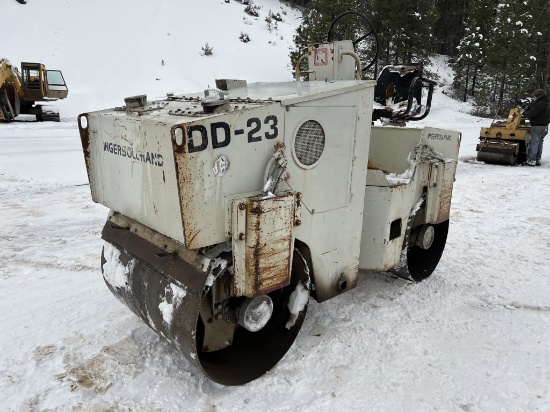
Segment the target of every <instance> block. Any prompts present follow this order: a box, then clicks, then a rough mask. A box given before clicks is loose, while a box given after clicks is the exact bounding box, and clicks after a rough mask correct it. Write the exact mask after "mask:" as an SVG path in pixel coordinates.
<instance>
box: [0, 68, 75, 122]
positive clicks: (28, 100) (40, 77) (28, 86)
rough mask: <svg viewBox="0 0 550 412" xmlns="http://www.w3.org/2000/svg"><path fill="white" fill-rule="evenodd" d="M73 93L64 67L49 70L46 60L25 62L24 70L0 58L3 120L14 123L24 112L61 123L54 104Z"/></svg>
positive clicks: (0, 92)
mask: <svg viewBox="0 0 550 412" xmlns="http://www.w3.org/2000/svg"><path fill="white" fill-rule="evenodd" d="M68 93H69V90H68V89H67V85H66V83H65V79H64V78H63V74H62V73H61V71H60V70H47V69H46V67H45V66H44V65H43V64H42V63H25V62H24V63H21V71H19V69H18V68H17V67H16V66H14V65H12V64H11V63H10V62H9V60H7V59H0V123H2V122H11V121H13V120H15V118H16V117H17V116H19V115H20V114H30V115H34V116H36V120H37V121H39V122H42V121H48V120H49V121H54V122H59V120H60V117H59V111H58V110H57V108H56V107H54V106H51V105H41V104H39V103H40V102H45V103H51V102H53V101H56V100H59V99H65V98H66V97H67V95H68Z"/></svg>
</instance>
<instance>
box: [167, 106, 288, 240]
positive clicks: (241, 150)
mask: <svg viewBox="0 0 550 412" xmlns="http://www.w3.org/2000/svg"><path fill="white" fill-rule="evenodd" d="M284 118H285V111H284V108H283V107H281V106H280V105H279V104H270V105H267V106H260V107H257V108H253V109H248V110H243V111H238V112H232V113H224V114H220V115H218V116H212V117H210V118H206V119H201V120H198V121H196V122H193V123H186V124H181V125H178V127H179V128H181V130H182V134H183V136H184V142H183V144H182V145H181V147H176V146H175V147H174V155H175V161H176V169H177V179H178V192H179V193H177V194H178V195H179V201H180V202H181V212H182V216H183V229H184V232H185V239H186V245H187V247H188V248H190V249H197V248H200V247H204V246H208V245H213V244H216V243H220V242H224V241H226V240H228V239H229V237H230V236H231V233H228V232H226V213H227V203H226V202H227V199H228V198H232V197H234V195H235V194H238V193H249V192H256V193H257V192H260V191H262V189H263V186H264V172H265V168H266V166H267V163H268V161H269V159H270V158H271V156H272V154H273V152H274V146H275V144H276V143H277V142H281V141H282V139H283V136H284V133H285V128H284V125H285V121H284ZM222 156H223V157H224V159H226V166H225V169H224V171H223V173H220V170H219V169H217V170H214V167H215V165H216V163H217V162H219V160H220V158H221V157H222Z"/></svg>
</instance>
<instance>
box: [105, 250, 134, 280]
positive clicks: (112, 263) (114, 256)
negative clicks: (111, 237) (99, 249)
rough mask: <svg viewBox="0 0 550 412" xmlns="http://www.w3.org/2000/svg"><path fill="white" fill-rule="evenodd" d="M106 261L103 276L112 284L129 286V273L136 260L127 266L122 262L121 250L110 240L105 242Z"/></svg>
mask: <svg viewBox="0 0 550 412" xmlns="http://www.w3.org/2000/svg"><path fill="white" fill-rule="evenodd" d="M103 251H104V257H105V260H106V262H105V263H104V265H103V277H104V278H105V280H106V281H107V282H108V283H109V284H110V285H112V286H114V287H117V288H125V287H127V286H128V273H130V272H131V271H132V267H133V265H134V261H133V260H132V261H130V262H128V265H127V266H125V265H123V264H122V263H121V262H120V252H119V250H118V249H117V248H116V247H114V246H113V245H111V244H110V243H108V242H104V243H103Z"/></svg>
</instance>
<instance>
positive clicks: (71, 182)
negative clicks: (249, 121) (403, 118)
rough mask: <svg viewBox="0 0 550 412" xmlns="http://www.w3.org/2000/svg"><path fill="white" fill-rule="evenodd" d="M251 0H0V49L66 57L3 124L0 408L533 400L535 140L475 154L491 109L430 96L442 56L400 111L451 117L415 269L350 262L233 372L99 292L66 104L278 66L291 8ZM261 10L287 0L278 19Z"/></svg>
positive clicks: (315, 406)
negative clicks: (440, 223) (351, 272)
mask: <svg viewBox="0 0 550 412" xmlns="http://www.w3.org/2000/svg"><path fill="white" fill-rule="evenodd" d="M77 3H78V4H77ZM255 3H256V4H258V5H260V6H261V9H260V17H259V18H257V19H254V18H252V17H249V16H247V15H245V14H244V11H243V9H244V6H243V5H242V4H241V3H239V2H236V1H234V0H231V1H230V2H229V3H225V1H224V0H202V1H200V2H197V1H194V2H191V1H190V0H184V1H179V2H176V1H169V0H155V1H150V0H118V1H116V2H113V1H107V0H94V1H86V2H85V1H82V0H81V1H79V2H71V1H69V0H47V1H40V0H27V4H26V5H21V4H18V3H17V2H16V1H13V0H5V1H4V4H3V5H2V12H3V14H4V15H5V16H7V18H4V19H3V20H2V26H3V27H4V28H5V29H6V32H7V33H9V39H10V41H9V42H5V43H4V44H3V47H2V51H1V53H2V55H1V56H3V57H7V58H9V59H10V60H11V61H12V62H13V63H15V62H17V63H19V62H20V61H42V62H44V63H45V64H46V65H47V66H48V67H50V68H58V69H61V70H63V73H64V74H65V78H66V80H67V83H68V85H69V93H70V94H69V98H68V99H66V100H64V101H62V102H59V104H58V106H59V107H60V110H61V115H62V121H61V123H37V122H15V123H10V124H0V216H1V217H2V222H3V224H2V225H1V226H0V261H1V262H2V265H0V313H1V314H2V315H1V316H0V348H1V349H2V350H1V352H0V411H32V412H34V411H54V410H55V411H75V412H76V411H82V412H84V411H85V412H92V411H93V412H98V411H127V412H130V411H133V412H135V411H138V412H149V411H163V412H169V411H205V412H206V411H300V412H301V411H311V412H313V411H343V412H344V411H361V412H362V411H369V410H371V411H457V412H462V411H470V412H477V411H502V410H509V411H548V410H549V409H550V389H549V385H548V382H550V363H549V359H550V346H549V345H548V342H550V316H549V313H550V295H549V293H548V291H549V290H550V276H548V275H549V274H550V269H549V260H548V256H549V254H550V235H549V233H550V202H549V201H548V199H549V197H550V183H549V180H548V174H549V171H550V150H549V149H548V148H547V149H546V151H545V153H544V154H543V159H542V161H543V166H542V167H536V168H527V167H521V166H517V167H504V166H491V165H485V164H482V163H479V162H476V161H475V160H474V159H475V153H476V152H475V145H476V142H477V140H478V136H479V128H480V127H481V126H485V125H487V123H488V121H487V119H481V118H476V117H473V116H470V115H469V114H467V113H468V111H469V109H470V107H469V106H468V105H467V104H464V103H458V102H456V101H454V100H452V99H450V98H449V97H448V96H447V95H445V94H444V93H443V91H445V90H446V88H448V86H449V82H450V78H451V74H450V71H449V68H448V67H447V65H446V64H445V58H444V57H441V56H440V57H437V58H435V59H434V67H433V71H435V72H436V73H438V74H439V76H440V81H439V82H440V84H439V86H438V88H437V89H436V92H435V94H434V101H433V106H432V112H431V113H430V115H429V116H428V117H427V118H426V119H425V120H423V121H422V122H420V123H419V124H411V125H409V126H412V127H422V126H424V125H432V126H437V127H442V128H449V129H454V130H459V131H461V132H462V143H461V148H460V154H459V164H458V172H457V175H456V181H455V185H454V191H453V199H452V209H451V219H450V220H451V226H450V232H449V237H448V240H447V246H446V249H445V252H444V254H443V257H442V260H441V262H440V264H439V266H438V268H437V269H436V271H435V273H434V274H433V275H432V276H431V277H430V278H429V279H427V280H426V281H424V282H422V283H420V284H409V283H405V282H403V281H398V280H395V279H393V278H390V277H386V276H383V275H380V274H373V273H361V274H360V279H359V285H358V286H357V288H356V289H354V290H352V291H350V292H347V293H345V294H343V295H341V296H339V297H338V298H335V299H332V300H329V301H326V302H323V303H321V304H318V303H316V302H314V301H313V300H310V303H309V309H308V314H307V317H306V319H305V322H304V325H303V327H302V330H301V332H300V334H299V335H298V337H297V339H296V342H295V343H294V346H293V347H292V348H291V349H290V351H289V352H288V353H287V354H286V355H285V357H284V358H283V359H282V360H281V361H280V363H279V364H278V365H277V366H276V367H274V368H273V369H272V370H271V371H269V372H268V373H267V374H266V375H265V376H263V377H261V378H259V379H257V380H255V381H253V382H250V383H249V384H246V385H244V386H240V387H223V386H220V385H217V384H214V383H212V382H211V381H209V380H208V379H207V378H206V377H204V375H203V374H201V372H200V371H199V370H198V369H197V368H196V367H195V366H193V365H191V364H189V362H187V361H186V360H185V358H183V357H182V356H181V355H180V354H179V353H178V352H177V351H175V350H173V349H172V347H171V346H170V345H169V344H168V343H166V342H165V341H163V340H161V339H160V338H159V337H158V336H157V335H156V334H155V333H154V332H153V331H151V330H150V329H149V328H148V327H147V326H146V325H145V324H144V323H143V322H141V321H140V320H139V319H138V318H137V317H136V316H134V315H133V314H132V313H131V312H130V311H129V310H128V309H127V308H126V307H124V306H123V305H122V304H121V303H120V302H119V301H118V300H117V299H116V298H115V297H114V296H113V295H112V294H111V293H110V292H109V290H108V289H107V288H106V286H105V284H104V282H103V279H102V276H101V270H100V252H101V247H102V244H103V242H102V240H101V229H102V227H103V224H104V222H105V219H106V216H107V212H108V210H107V209H106V208H105V207H103V206H101V205H98V204H96V203H93V202H92V199H91V196H90V190H89V186H88V179H87V174H86V168H85V165H84V160H83V155H82V149H81V144H80V138H79V133H78V127H77V123H76V119H75V116H76V115H77V114H79V113H82V112H88V111H92V110H97V109H102V108H106V107H112V106H115V105H121V104H122V103H123V99H124V97H126V96H130V95H136V94H141V93H146V94H148V95H149V96H151V97H156V96H163V95H164V94H165V93H166V92H198V91H201V90H203V89H204V88H206V87H207V86H208V85H211V84H213V82H214V79H216V78H220V77H224V78H240V79H246V80H248V81H249V82H253V81H285V80H288V81H290V80H291V77H292V76H291V68H290V67H289V66H288V64H289V58H288V52H289V47H291V46H292V34H293V30H294V29H295V28H296V27H297V25H298V21H299V17H300V16H299V13H298V12H296V11H294V10H291V9H289V8H288V7H286V6H284V5H282V4H281V3H279V2H277V1H274V0H257V1H256V2H255ZM281 7H282V9H281ZM269 10H273V11H275V10H281V12H286V14H283V15H284V16H285V17H284V22H283V23H279V28H278V30H276V31H275V30H273V31H271V32H270V31H269V30H268V28H267V24H266V22H265V21H264V18H265V15H266V14H267V12H268V11H269ZM241 32H246V33H248V34H249V36H250V38H251V41H250V42H249V43H247V44H244V43H242V42H240V41H239V35H240V33H241ZM16 39H17V41H15V40H16ZM206 42H208V43H209V45H211V46H212V47H213V48H214V54H213V55H212V56H202V55H201V53H200V52H201V47H203V46H204V45H205V43H206ZM162 60H164V62H165V64H164V66H163V65H162V64H161V61H162ZM157 79H159V80H157ZM26 120H28V119H26Z"/></svg>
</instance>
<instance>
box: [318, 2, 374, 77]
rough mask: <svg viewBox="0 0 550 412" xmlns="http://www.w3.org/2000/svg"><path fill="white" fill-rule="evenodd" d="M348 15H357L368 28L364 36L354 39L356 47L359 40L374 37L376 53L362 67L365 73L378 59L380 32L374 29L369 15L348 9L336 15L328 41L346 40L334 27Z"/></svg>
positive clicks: (330, 28) (329, 31)
mask: <svg viewBox="0 0 550 412" xmlns="http://www.w3.org/2000/svg"><path fill="white" fill-rule="evenodd" d="M346 16H357V17H359V19H360V20H361V21H362V22H363V24H364V27H366V28H368V32H367V33H365V34H363V35H362V36H359V37H357V38H356V39H355V40H353V41H352V43H353V47H354V48H355V47H356V45H357V44H358V43H359V42H362V41H363V40H365V39H367V38H368V37H373V40H374V50H375V53H374V57H373V58H372V60H370V61H369V63H368V64H367V65H365V66H363V67H361V71H362V72H363V73H365V71H367V70H368V69H370V68H371V67H372V65H373V64H375V63H376V62H377V60H378V34H377V33H376V30H374V26H373V25H372V23H371V22H370V20H369V19H367V17H366V16H365V15H364V14H363V13H359V12H357V11H346V12H345V13H342V14H340V15H339V16H336V17H335V18H334V20H332V23H331V24H330V27H329V29H328V34H327V41H329V42H331V41H334V40H344V36H342V35H341V34H340V33H338V32H337V31H336V29H335V28H334V26H336V24H337V23H338V22H339V21H340V20H342V19H343V18H344V17H346ZM375 72H376V67H375ZM375 75H376V73H375Z"/></svg>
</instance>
